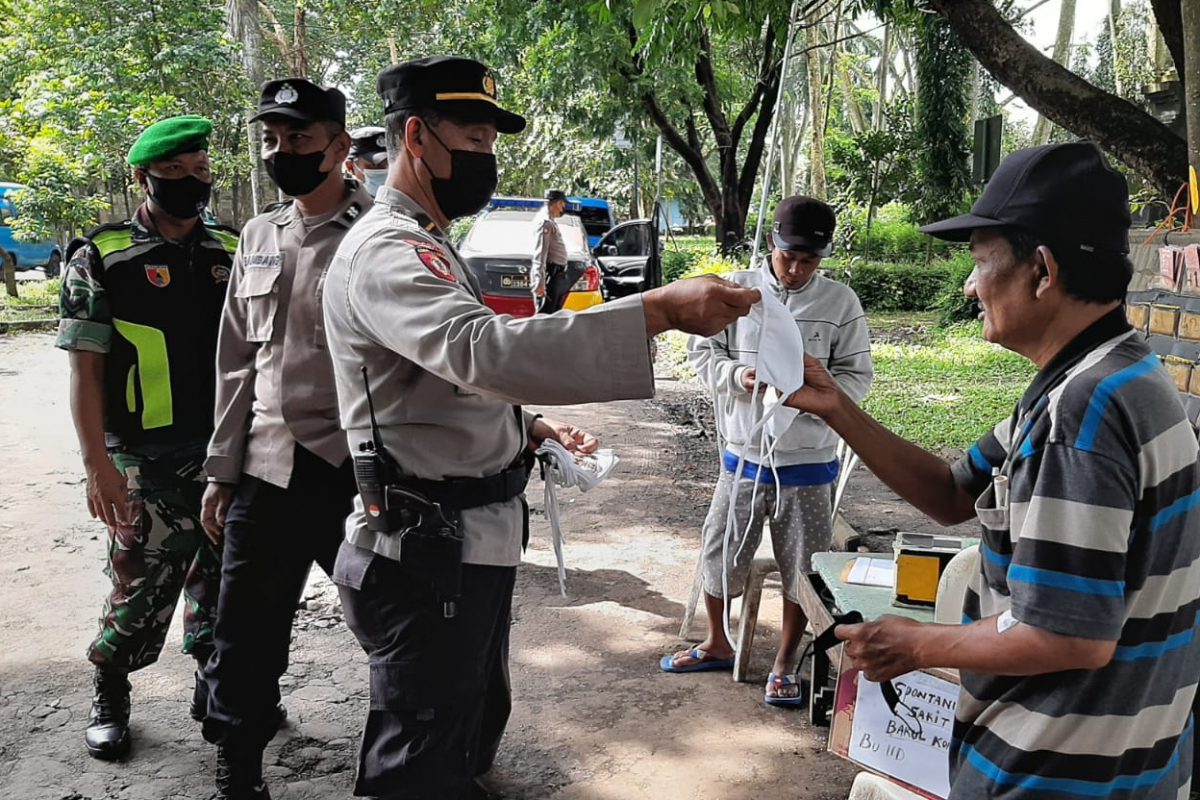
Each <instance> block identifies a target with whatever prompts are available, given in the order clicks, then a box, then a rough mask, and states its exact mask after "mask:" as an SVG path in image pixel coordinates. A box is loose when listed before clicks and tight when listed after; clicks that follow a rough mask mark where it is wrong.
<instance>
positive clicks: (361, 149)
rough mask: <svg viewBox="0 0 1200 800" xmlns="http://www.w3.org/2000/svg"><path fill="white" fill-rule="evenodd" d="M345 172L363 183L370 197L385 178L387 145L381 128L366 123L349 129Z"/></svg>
mask: <svg viewBox="0 0 1200 800" xmlns="http://www.w3.org/2000/svg"><path fill="white" fill-rule="evenodd" d="M345 167H346V173H347V174H349V175H350V177H352V178H354V179H355V180H356V181H358V182H359V183H361V184H362V185H363V188H364V189H366V190H367V194H369V195H371V197H374V196H375V193H376V192H377V191H379V187H380V186H383V183H384V181H386V180H387V145H386V144H385V143H384V134H383V128H381V127H379V126H378V125H368V126H367V127H365V128H355V129H354V130H352V131H350V155H349V156H348V157H347V158H346V164H345Z"/></svg>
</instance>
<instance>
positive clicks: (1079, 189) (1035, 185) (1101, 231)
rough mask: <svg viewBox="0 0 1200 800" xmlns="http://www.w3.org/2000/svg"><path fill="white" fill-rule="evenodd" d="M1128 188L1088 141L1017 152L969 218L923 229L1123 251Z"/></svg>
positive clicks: (955, 237)
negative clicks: (1013, 230) (1018, 232)
mask: <svg viewBox="0 0 1200 800" xmlns="http://www.w3.org/2000/svg"><path fill="white" fill-rule="evenodd" d="M1129 226H1130V218H1129V184H1128V183H1126V181H1125V176H1124V175H1122V174H1121V173H1119V172H1117V171H1116V170H1115V169H1113V168H1112V167H1110V166H1109V165H1108V161H1107V160H1106V159H1105V158H1104V154H1103V153H1101V152H1100V148H1099V147H1097V146H1096V145H1095V144H1093V143H1092V142H1071V143H1069V144H1050V145H1044V146H1042V147H1030V148H1029V149H1027V150H1018V151H1017V152H1015V153H1013V154H1012V155H1010V156H1009V157H1008V158H1006V159H1004V161H1003V162H1001V164H1000V166H999V168H997V169H996V174H994V175H993V176H992V179H991V181H989V182H988V185H987V188H985V189H984V190H983V194H981V195H980V196H979V199H978V200H976V201H975V205H973V206H971V213H969V214H962V215H961V216H957V217H953V218H951V219H945V220H942V221H941V222H935V223H933V224H931V225H926V226H925V227H923V228H921V230H922V231H924V232H925V233H928V234H930V235H931V236H936V237H937V238H939V239H947V240H949V241H952V242H965V241H969V240H970V238H971V231H973V230H976V229H979V228H1000V227H1017V228H1024V229H1025V230H1027V231H1030V232H1031V233H1035V234H1037V235H1038V236H1040V237H1042V238H1043V239H1044V240H1045V241H1046V242H1048V243H1049V244H1051V245H1055V244H1057V245H1058V246H1060V247H1070V248H1075V247H1078V248H1079V249H1081V250H1086V251H1089V252H1091V251H1095V250H1102V251H1107V252H1110V253H1128V252H1129Z"/></svg>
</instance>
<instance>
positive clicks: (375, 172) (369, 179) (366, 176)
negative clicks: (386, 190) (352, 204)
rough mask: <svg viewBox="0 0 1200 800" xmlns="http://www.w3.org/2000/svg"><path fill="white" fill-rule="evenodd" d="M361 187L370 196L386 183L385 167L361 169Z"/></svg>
mask: <svg viewBox="0 0 1200 800" xmlns="http://www.w3.org/2000/svg"><path fill="white" fill-rule="evenodd" d="M362 172H363V182H362V183H363V188H364V189H366V190H367V194H369V195H371V197H374V196H375V193H376V192H378V191H379V187H380V186H383V184H385V183H387V174H388V171H387V170H386V169H364V170H363V171H362Z"/></svg>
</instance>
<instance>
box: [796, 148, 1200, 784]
mask: <svg viewBox="0 0 1200 800" xmlns="http://www.w3.org/2000/svg"><path fill="white" fill-rule="evenodd" d="M1128 229H1129V206H1128V189H1127V186H1126V183H1125V179H1124V178H1123V177H1122V176H1121V175H1120V174H1119V173H1117V172H1115V171H1114V170H1112V169H1111V168H1109V167H1108V165H1107V163H1106V162H1105V159H1104V157H1103V155H1102V154H1101V153H1100V151H1099V150H1098V149H1097V148H1096V147H1095V146H1094V145H1092V144H1090V143H1087V142H1076V143H1072V144H1065V145H1051V146H1047V147H1037V148H1032V149H1029V150H1023V151H1020V152H1018V153H1014V154H1013V155H1011V156H1010V157H1009V158H1008V159H1006V161H1005V162H1004V163H1003V164H1002V165H1001V166H1000V169H999V170H998V171H997V172H996V174H995V176H994V177H993V179H992V181H991V183H989V184H988V187H987V189H986V191H985V192H984V193H983V195H982V196H981V197H980V198H979V200H978V201H977V202H976V203H975V205H974V207H973V208H972V209H971V213H970V214H966V215H963V216H961V217H956V218H954V219H950V220H946V221H943V222H939V223H936V224H934V225H930V226H927V227H926V228H924V229H923V230H925V231H926V232H927V233H931V234H933V235H935V236H939V237H941V238H946V239H951V240H957V241H967V240H969V241H970V243H971V252H972V254H973V256H974V258H975V262H976V267H975V270H974V271H973V272H972V273H971V276H970V278H969V279H968V280H967V284H966V286H965V287H964V291H965V292H966V293H967V295H968V296H971V297H975V298H977V299H978V300H979V303H980V305H981V307H982V309H983V313H982V314H981V317H982V319H983V321H984V331H983V332H984V337H985V338H986V339H987V340H989V341H992V342H996V343H998V344H1000V345H1002V346H1004V347H1006V348H1008V349H1010V350H1013V351H1015V352H1017V353H1020V354H1021V355H1023V356H1025V357H1026V358H1028V359H1030V360H1031V361H1033V362H1034V363H1035V364H1037V365H1038V367H1039V370H1040V371H1039V372H1038V375H1037V377H1036V378H1035V379H1034V381H1033V383H1032V384H1031V385H1030V387H1029V389H1028V390H1027V391H1026V392H1025V395H1024V396H1023V397H1022V398H1021V400H1020V402H1019V403H1018V405H1017V408H1016V409H1015V410H1014V412H1013V415H1012V416H1011V417H1010V418H1009V419H1006V420H1004V421H1003V422H1001V423H1000V424H999V425H997V426H996V427H995V429H994V430H993V431H992V432H991V433H989V434H988V435H986V436H984V437H983V439H981V440H980V441H979V443H978V444H976V445H975V446H974V447H972V448H971V450H970V452H969V453H968V454H967V455H966V456H965V457H964V458H963V459H962V460H960V461H959V462H958V463H956V464H954V465H953V466H947V465H946V464H944V463H943V462H942V461H941V460H939V459H938V458H936V457H935V456H933V455H932V454H930V453H927V452H925V451H924V450H922V449H920V448H919V447H916V446H915V445H913V444H911V443H909V442H907V441H905V440H903V439H901V438H900V437H898V436H896V435H894V434H892V433H890V432H888V431H887V430H885V429H884V428H883V427H882V426H880V425H879V424H878V423H877V422H875V421H874V420H873V419H871V418H870V417H869V416H868V415H866V414H865V413H863V412H862V411H861V410H859V409H858V408H857V407H856V406H855V405H854V403H853V402H851V401H849V400H848V399H847V398H846V397H845V396H844V395H842V394H841V392H840V391H839V390H838V389H837V386H836V384H834V383H833V381H832V380H831V379H829V378H828V376H827V375H826V374H825V373H824V372H822V371H821V370H820V369H819V365H815V364H814V365H810V364H808V363H807V362H806V365H805V366H806V375H805V377H806V380H807V385H806V387H805V388H804V389H802V390H800V391H799V392H798V393H796V395H794V396H793V397H792V398H791V399H790V400H789V403H790V404H792V405H794V406H795V407H797V408H800V409H802V410H805V411H810V412H813V413H816V414H818V415H820V416H821V417H823V418H824V419H825V420H826V421H827V422H829V424H830V425H831V426H832V427H833V428H834V429H835V430H837V432H838V433H839V434H841V435H842V437H843V438H844V439H845V440H846V441H847V443H848V444H849V445H850V446H851V447H853V448H854V449H855V450H856V451H857V452H858V453H859V454H860V455H861V456H862V459H863V461H864V462H865V463H866V464H867V465H868V466H869V467H870V468H871V470H872V471H873V472H875V474H876V475H878V476H879V477H880V478H881V479H882V480H884V481H885V482H886V483H887V484H888V485H889V486H891V487H892V488H893V489H895V490H896V492H897V493H899V494H900V495H901V496H902V497H904V498H905V499H906V500H908V501H909V502H911V503H912V504H913V505H914V506H916V507H918V508H920V509H921V510H922V511H924V512H925V513H926V514H928V515H929V516H931V517H933V518H934V519H936V520H938V521H939V522H942V523H945V524H954V523H958V522H962V521H964V520H966V519H969V518H971V517H972V516H976V515H978V517H979V519H980V522H981V523H982V528H983V531H982V536H983V541H982V544H981V556H982V557H981V559H980V562H981V567H980V572H979V574H978V575H976V576H975V577H974V579H973V581H972V584H971V588H970V591H969V592H968V593H967V598H966V601H965V604H964V609H963V615H964V619H963V622H964V624H963V625H962V626H949V625H932V624H921V623H917V622H914V621H911V620H907V619H902V618H899V617H890V616H886V617H883V618H881V619H879V620H876V621H874V622H869V623H866V624H863V625H847V626H839V627H838V629H837V634H838V636H839V638H841V639H844V640H846V641H847V646H846V652H847V653H848V654H849V655H850V656H851V657H852V658H853V659H854V661H855V663H856V665H857V666H859V667H860V668H862V669H863V671H864V672H865V673H866V675H867V677H869V678H871V679H873V680H885V679H889V678H892V677H895V676H897V675H901V674H903V673H906V672H909V671H911V670H914V669H918V668H922V667H935V666H937V667H955V668H958V669H959V671H960V674H961V677H962V694H961V696H960V698H959V702H958V711H957V716H956V721H955V735H954V741H953V742H952V745H951V748H950V773H951V793H950V796H951V798H954V800H965V798H981V797H1003V798H1018V797H1020V798H1024V797H1036V798H1045V799H1047V800H1049V799H1051V798H1053V799H1054V800H1059V799H1063V800H1065V799H1066V798H1077V797H1078V798H1083V797H1091V798H1096V797H1104V798H1148V799H1152V800H1158V799H1159V798H1172V800H1174V799H1175V798H1180V797H1183V798H1186V797H1187V793H1188V790H1189V784H1190V779H1191V771H1192V747H1193V740H1192V736H1193V722H1192V714H1191V711H1192V703H1193V698H1194V696H1195V692H1196V682H1197V678H1198V677H1200V642H1197V640H1196V637H1195V635H1194V626H1195V623H1196V614H1197V609H1198V608H1200V509H1198V508H1197V507H1198V506H1200V488H1198V487H1200V468H1198V465H1197V444H1196V434H1195V431H1194V430H1193V429H1192V427H1191V425H1190V424H1189V421H1188V419H1187V417H1186V415H1185V413H1184V410H1183V407H1182V404H1181V403H1180V401H1179V397H1178V395H1177V393H1176V390H1175V387H1174V384H1173V383H1172V381H1171V380H1170V379H1169V378H1168V377H1167V375H1166V373H1165V371H1164V370H1163V369H1162V368H1161V367H1160V366H1159V365H1158V362H1157V358H1156V357H1155V356H1154V354H1153V353H1151V351H1150V350H1149V348H1148V347H1147V346H1146V343H1145V342H1144V341H1143V340H1142V338H1141V337H1140V336H1139V335H1138V334H1137V333H1135V332H1134V331H1133V330H1131V329H1130V327H1129V326H1128V324H1127V323H1126V322H1125V318H1124V312H1123V308H1122V302H1123V299H1124V296H1125V292H1126V288H1127V286H1128V282H1129V279H1130V277H1131V275H1132V266H1131V265H1130V263H1129V260H1128V258H1127V256H1126V253H1127V252H1128ZM997 476H998V477H1000V478H1002V479H1003V480H996V477H997ZM998 489H1000V491H997V490H998ZM997 494H999V495H1000V497H997ZM1005 495H1007V497H1005Z"/></svg>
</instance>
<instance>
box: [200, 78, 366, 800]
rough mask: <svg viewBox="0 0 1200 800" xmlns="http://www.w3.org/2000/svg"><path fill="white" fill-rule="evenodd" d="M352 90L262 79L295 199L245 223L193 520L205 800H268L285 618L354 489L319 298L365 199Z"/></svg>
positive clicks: (271, 157)
mask: <svg viewBox="0 0 1200 800" xmlns="http://www.w3.org/2000/svg"><path fill="white" fill-rule="evenodd" d="M345 118H346V98H345V97H344V96H343V95H342V93H341V92H340V91H338V90H337V89H334V88H323V87H320V86H316V85H315V84H313V83H311V82H309V81H307V80H304V79H302V78H287V79H284V80H275V81H269V82H268V83H266V84H264V85H263V88H262V95H261V97H260V99H259V105H258V113H257V114H256V115H255V116H254V117H253V118H252V119H253V120H259V121H261V122H262V141H261V145H262V149H261V156H262V159H263V161H265V162H266V167H267V172H268V174H269V175H270V176H271V179H272V180H273V181H274V182H275V184H276V185H277V186H278V187H279V188H280V189H281V190H282V191H283V192H284V193H285V194H288V195H290V196H291V197H292V198H293V199H291V200H289V201H287V202H285V203H281V204H279V205H278V206H275V207H272V208H268V209H267V210H265V211H264V212H263V213H262V214H260V215H258V216H257V217H255V218H254V219H252V220H250V221H249V222H248V223H246V228H245V231H244V232H243V235H242V242H241V246H240V247H239V248H238V253H237V257H236V258H235V259H234V266H233V275H232V277H231V279H230V290H229V299H228V302H227V303H226V305H225V313H224V316H223V317H222V319H221V336H220V342H219V347H218V352H217V373H218V382H217V402H216V419H217V421H216V430H215V431H214V432H213V437H212V441H211V443H210V444H209V448H208V460H207V461H206V462H205V463H206V467H207V469H208V479H209V486H208V488H207V489H206V490H205V493H204V509H203V514H202V521H203V522H204V525H205V529H206V530H208V531H210V533H211V535H213V536H214V537H221V536H223V537H224V542H225V551H224V562H223V565H222V577H221V601H220V605H219V607H218V609H217V624H216V637H215V646H216V653H215V654H214V656H213V658H212V660H211V661H210V662H209V665H208V669H207V676H208V681H209V686H210V689H211V691H210V698H209V704H208V716H207V718H206V719H205V721H204V736H205V738H206V739H207V740H208V741H210V742H213V743H215V744H217V745H218V751H217V770H216V783H217V794H216V796H215V798H214V800H269V798H270V793H269V791H268V789H267V787H266V784H265V783H264V781H263V777H262V755H263V750H264V748H265V747H266V745H267V742H269V741H270V740H271V737H272V736H274V734H275V731H276V729H277V728H278V726H279V724H280V720H281V717H282V714H281V709H280V707H279V706H278V702H279V678H280V676H282V675H283V673H284V672H286V671H287V667H288V654H289V645H290V644H291V634H292V622H293V619H294V618H295V612H296V605H297V604H298V603H299V601H300V595H301V593H302V592H303V591H304V583H305V580H306V579H307V577H308V573H309V570H310V569H311V568H312V565H313V563H314V562H316V563H317V564H319V565H320V566H321V568H322V569H324V570H325V571H326V572H329V571H331V570H332V569H333V562H334V558H335V556H336V555H337V551H338V545H339V544H340V542H341V539H342V526H343V522H344V521H345V519H346V515H347V514H349V513H350V500H351V497H352V496H353V495H354V477H353V475H352V473H351V467H350V462H349V452H348V451H347V449H346V437H345V434H343V433H342V431H341V429H340V428H339V427H338V413H337V391H336V389H335V388H334V382H333V366H332V364H331V363H330V360H329V352H328V350H327V349H326V345H325V327H324V324H323V320H322V317H321V293H322V291H328V284H327V283H326V282H325V273H326V270H327V269H328V267H329V260H330V259H331V258H332V257H333V253H334V251H335V250H336V248H337V246H338V243H339V242H341V240H342V237H344V236H345V235H346V231H348V230H349V229H350V228H351V226H353V225H354V224H355V223H357V222H358V220H359V219H360V218H361V216H362V215H363V213H364V212H365V211H366V210H367V209H368V208H370V207H371V198H370V197H369V196H368V195H367V192H366V190H365V189H364V188H363V187H362V186H361V185H359V184H358V183H356V182H354V181H351V180H346V179H344V178H343V177H342V172H341V166H342V164H343V162H344V161H345V159H346V157H347V155H348V154H349V151H350V145H351V142H350V137H349V136H348V135H347V134H346V131H345V128H344V122H345Z"/></svg>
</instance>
